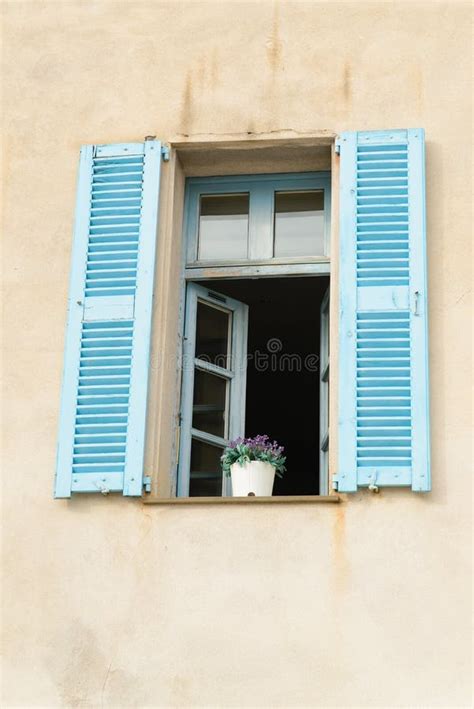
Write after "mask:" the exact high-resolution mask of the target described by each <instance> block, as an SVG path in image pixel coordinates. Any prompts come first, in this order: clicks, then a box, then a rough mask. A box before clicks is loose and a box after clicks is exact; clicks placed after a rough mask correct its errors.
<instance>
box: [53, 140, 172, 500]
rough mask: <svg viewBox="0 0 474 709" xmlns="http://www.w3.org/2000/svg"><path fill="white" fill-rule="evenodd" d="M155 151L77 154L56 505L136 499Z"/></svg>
mask: <svg viewBox="0 0 474 709" xmlns="http://www.w3.org/2000/svg"><path fill="white" fill-rule="evenodd" d="M160 160H161V145H160V143H158V142H156V141H146V142H145V143H131V144H118V145H98V146H86V147H83V148H82V150H81V160H80V167H79V185H78V194H77V212H76V223H75V233H74V246H73V257H72V271H71V286H70V296H69V313H68V325H67V333H66V352H65V364H64V382H63V394H62V403H61V418H60V432H59V445H58V460H57V471H56V485H55V496H56V497H70V495H71V493H72V492H103V493H106V492H109V491H123V494H124V495H141V493H142V485H143V455H144V441H145V417H146V398H147V380H148V366H149V344H150V328H151V308H152V297H153V274H154V267H155V246H156V238H157V218H158V196H159V180H160Z"/></svg>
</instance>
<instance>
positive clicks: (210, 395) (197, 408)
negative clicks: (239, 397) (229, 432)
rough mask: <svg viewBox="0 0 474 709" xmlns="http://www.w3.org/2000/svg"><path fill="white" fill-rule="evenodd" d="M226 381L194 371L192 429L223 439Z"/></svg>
mask: <svg viewBox="0 0 474 709" xmlns="http://www.w3.org/2000/svg"><path fill="white" fill-rule="evenodd" d="M226 394H227V380H225V379H222V377H217V376H216V375H215V374H210V373H209V372H202V371H201V370H200V369H196V370H195V371H194V402H193V428H197V429H198V430H199V431H205V432H206V433H212V434H213V435H214V436H221V438H225V433H226V431H225V428H226V426H225V423H226V421H225V419H226V410H225V408H226V406H225V405H226Z"/></svg>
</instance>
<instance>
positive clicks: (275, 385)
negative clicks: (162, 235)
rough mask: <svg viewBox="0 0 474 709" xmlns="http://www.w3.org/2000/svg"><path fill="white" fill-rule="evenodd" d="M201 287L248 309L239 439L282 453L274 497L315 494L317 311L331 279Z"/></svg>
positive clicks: (253, 281) (243, 281) (228, 282)
mask: <svg viewBox="0 0 474 709" xmlns="http://www.w3.org/2000/svg"><path fill="white" fill-rule="evenodd" d="M201 285H203V286H205V287H206V288H209V289H210V290H213V291H215V292H218V293H222V294H224V295H228V296H230V297H232V298H236V299H237V300H240V301H242V302H244V303H247V305H248V306H249V333H248V353H249V361H248V365H247V400H246V415H245V435H246V436H255V435H257V434H264V433H267V434H268V435H269V436H270V438H271V439H272V440H273V439H275V440H277V441H278V443H279V444H280V445H283V446H284V447H285V452H286V455H287V472H286V474H285V475H284V477H283V478H282V479H279V478H275V486H274V490H273V494H274V495H315V494H318V492H319V336H320V335H319V326H320V323H319V321H320V316H319V310H320V305H321V301H322V299H323V296H324V293H325V292H326V290H327V288H328V286H329V278H328V277H326V276H324V277H322V276H320V277H314V276H311V277H304V278H302V277H299V278H258V279H235V280H212V281H206V282H201Z"/></svg>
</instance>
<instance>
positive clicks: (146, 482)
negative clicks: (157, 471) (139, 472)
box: [143, 475, 151, 492]
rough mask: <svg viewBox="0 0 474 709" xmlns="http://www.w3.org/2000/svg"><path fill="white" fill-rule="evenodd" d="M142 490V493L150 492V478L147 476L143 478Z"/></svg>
mask: <svg viewBox="0 0 474 709" xmlns="http://www.w3.org/2000/svg"><path fill="white" fill-rule="evenodd" d="M143 490H144V492H151V477H150V476H149V475H144V476H143Z"/></svg>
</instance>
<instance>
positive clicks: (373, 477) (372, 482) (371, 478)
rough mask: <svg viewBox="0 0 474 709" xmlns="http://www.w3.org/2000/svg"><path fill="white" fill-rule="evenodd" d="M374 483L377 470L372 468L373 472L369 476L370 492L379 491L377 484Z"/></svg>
mask: <svg viewBox="0 0 474 709" xmlns="http://www.w3.org/2000/svg"><path fill="white" fill-rule="evenodd" d="M376 483H377V471H376V470H374V472H373V473H372V475H371V476H370V482H369V490H370V491H371V492H379V486H378V485H377V484H376Z"/></svg>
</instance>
